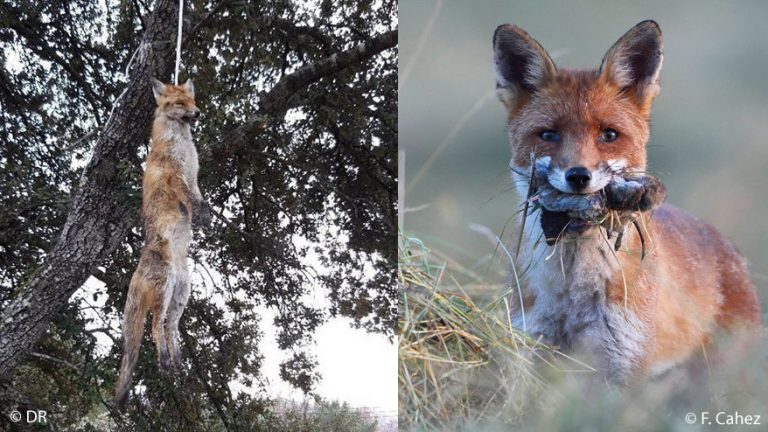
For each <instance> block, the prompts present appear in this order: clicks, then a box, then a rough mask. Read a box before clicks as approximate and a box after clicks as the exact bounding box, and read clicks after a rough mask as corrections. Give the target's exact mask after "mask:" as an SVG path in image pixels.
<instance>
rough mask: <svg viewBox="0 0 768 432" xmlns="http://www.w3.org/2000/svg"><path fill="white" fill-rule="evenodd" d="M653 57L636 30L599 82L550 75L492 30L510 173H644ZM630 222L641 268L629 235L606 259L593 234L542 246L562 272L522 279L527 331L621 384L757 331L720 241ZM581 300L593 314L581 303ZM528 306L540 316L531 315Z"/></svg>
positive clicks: (678, 216) (733, 263) (648, 38)
mask: <svg viewBox="0 0 768 432" xmlns="http://www.w3.org/2000/svg"><path fill="white" fill-rule="evenodd" d="M661 48H662V46H661V31H660V30H659V28H658V26H657V25H656V23H654V22H652V21H646V22H643V23H640V24H638V25H637V26H636V27H634V28H633V29H631V30H630V31H629V32H628V33H627V34H626V35H625V36H624V37H622V38H621V39H620V40H619V41H618V42H617V43H616V44H615V45H614V46H613V47H612V48H611V49H610V50H609V52H608V53H607V54H606V57H605V58H604V60H603V63H602V65H601V68H600V69H599V70H593V71H574V70H558V69H556V68H555V66H554V63H552V61H551V59H550V58H549V56H548V55H547V53H546V51H544V50H543V48H541V46H540V45H539V44H538V43H536V41H535V40H533V39H532V38H531V37H530V36H528V35H527V34H526V33H525V32H524V31H522V30H521V29H519V28H517V27H515V26H511V25H505V26H501V27H499V29H498V30H497V31H496V34H495V35H494V52H495V60H496V68H497V75H498V77H499V78H498V85H497V87H498V92H499V97H500V99H501V100H502V102H503V103H504V105H505V106H506V108H507V112H508V132H509V137H510V144H511V149H512V166H513V168H515V169H517V171H518V172H530V164H531V160H532V157H533V158H535V159H538V158H542V157H546V158H549V160H550V161H551V162H550V166H551V168H552V169H553V170H561V171H566V170H568V169H570V168H573V167H584V168H586V169H587V170H590V171H591V172H595V171H596V170H599V169H600V167H601V166H603V167H604V166H605V165H606V164H609V163H610V161H622V162H621V163H622V165H625V166H626V171H627V172H629V173H635V174H643V173H645V170H646V160H647V159H646V143H647V142H648V138H649V124H648V121H649V117H650V110H651V102H652V100H653V98H654V97H655V96H656V95H657V94H658V91H659V88H658V72H659V70H660V68H661V63H662V58H663V57H662V54H661ZM608 128H610V129H613V130H615V131H618V138H617V139H616V140H615V141H612V142H605V141H601V139H600V137H601V133H602V131H604V130H606V129H608ZM545 130H546V131H556V132H558V133H559V138H558V140H549V141H547V140H544V139H543V138H542V136H543V135H542V131H545ZM553 186H554V185H553ZM525 187H527V186H525ZM524 189H525V188H521V191H522V193H525V190H524ZM523 198H525V197H523ZM638 222H639V225H640V226H641V229H642V230H643V233H644V237H645V239H646V240H647V243H648V244H647V245H646V248H647V250H648V252H649V253H648V256H647V257H646V258H645V259H644V260H641V258H640V249H641V245H640V237H639V235H638V233H637V232H636V231H635V230H634V229H626V228H625V236H624V246H623V247H622V249H621V250H620V251H618V252H615V253H614V252H613V250H612V248H610V247H605V245H604V244H605V243H606V239H605V238H604V237H605V233H603V232H602V231H601V228H600V227H597V226H594V227H591V228H588V231H587V232H586V233H583V234H581V235H580V236H579V237H578V238H576V237H574V238H570V239H568V238H566V239H564V242H563V243H562V244H557V245H555V246H552V247H555V248H558V247H561V248H562V249H561V252H560V253H563V254H565V258H564V259H563V262H565V264H562V265H559V266H558V265H550V264H549V263H545V264H543V265H549V266H550V267H546V268H544V269H542V270H540V271H539V273H536V274H535V275H533V276H532V277H530V278H529V280H528V283H527V286H526V291H527V292H526V293H525V294H526V295H527V296H533V297H535V298H536V300H537V301H536V302H534V304H533V306H532V309H533V310H532V311H531V312H530V313H529V324H530V325H529V330H530V329H533V330H532V331H533V332H535V333H536V332H538V333H540V334H542V335H544V336H545V340H548V341H549V342H551V343H555V344H560V345H566V346H569V345H572V344H573V345H579V346H582V347H585V346H586V348H587V349H588V350H589V351H591V352H593V353H596V354H597V355H598V357H599V358H602V359H604V360H606V362H607V364H608V368H609V369H611V368H613V369H615V370H616V371H617V372H616V373H615V374H610V373H609V374H608V375H613V378H616V381H620V382H626V381H627V380H630V379H633V378H637V377H644V376H647V375H650V374H654V373H659V372H660V371H662V370H664V369H665V368H667V367H669V366H671V365H676V364H679V363H681V362H684V361H686V360H688V359H690V358H691V357H692V356H693V355H694V354H695V353H696V352H698V351H700V350H701V348H702V347H703V346H706V344H708V343H709V342H710V340H711V339H712V336H713V334H714V333H715V332H716V331H717V330H718V329H722V328H724V329H729V330H734V329H739V328H746V329H749V330H752V331H754V330H757V329H759V328H760V306H759V301H758V298H757V293H756V290H755V287H754V285H753V284H752V282H751V280H750V278H749V274H748V271H747V267H746V264H745V262H744V260H743V258H742V257H741V256H740V255H739V253H738V252H737V251H736V249H735V248H734V247H733V246H732V245H731V244H730V243H729V242H728V241H727V240H726V239H725V238H724V237H723V236H722V235H721V234H720V233H718V232H717V231H716V230H715V229H714V228H713V227H711V226H709V225H707V224H706V223H704V222H701V221H700V220H698V219H696V218H695V217H693V216H691V215H689V214H687V213H685V212H684V211H682V210H679V209H677V208H674V207H672V206H670V205H663V206H662V207H660V208H658V209H656V210H655V211H651V212H647V213H642V214H640V215H639V219H638ZM534 223H537V222H534ZM630 228H632V227H631V226H630ZM526 231H527V230H526ZM566 237H567V236H566ZM535 242H536V239H535V238H533V239H531V238H527V239H526V242H525V244H526V245H528V246H531V245H532V244H534V243H535ZM548 249H549V248H548ZM550 251H551V249H549V251H547V252H546V255H548V254H549V253H550ZM527 253H528V255H527V256H528V257H533V256H534V255H535V254H534V252H532V251H528V252H527ZM587 260H589V261H590V262H586V261H587ZM541 266H542V265H540V267H541ZM560 272H562V273H563V275H562V277H561V275H554V274H553V273H560ZM569 272H570V273H569ZM592 289H594V291H595V294H594V299H596V300H594V304H593V300H590V299H591V297H589V298H588V299H587V300H585V298H587V297H588V296H586V294H584V293H585V292H587V293H590V295H591V291H590V290H592ZM577 291H578V292H577ZM582 294H584V295H582ZM538 302H541V303H542V304H545V306H540V307H539V309H537V305H536V303H538ZM579 307H583V308H584V309H583V311H582V310H575V309H574V308H579ZM582 312H583V315H584V316H586V317H587V318H584V319H583V322H581V323H575V322H574V320H575V319H576V318H574V317H573V316H571V315H570V314H574V315H575V314H578V313H582ZM593 315H594V317H596V318H594V319H592V318H591V317H592V316H593ZM576 324H583V328H581V329H579V327H578V325H576ZM573 329H576V330H573ZM596 335H597V336H596ZM605 335H607V336H605ZM611 340H613V341H612V342H611ZM614 342H615V346H610V347H607V346H605V345H606V344H607V345H610V344H612V343H614ZM622 351H624V352H622ZM629 351H632V352H631V353H626V355H624V354H625V352H629Z"/></svg>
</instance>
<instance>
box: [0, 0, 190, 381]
mask: <svg viewBox="0 0 768 432" xmlns="http://www.w3.org/2000/svg"><path fill="white" fill-rule="evenodd" d="M177 8H178V2H176V1H174V0H158V1H157V2H156V4H155V9H154V11H153V12H152V15H151V17H150V18H149V21H148V26H147V28H146V31H145V32H144V34H143V36H142V39H141V44H140V48H139V51H138V53H137V54H136V59H135V60H134V62H135V64H134V66H133V69H132V70H131V71H130V77H129V81H128V84H127V89H126V91H125V93H124V94H123V96H122V99H120V101H116V102H115V103H116V104H117V105H118V106H117V107H116V108H115V110H114V113H113V115H112V118H111V121H109V122H108V123H107V124H106V125H104V128H103V130H102V131H101V134H100V135H99V137H98V140H97V142H96V146H95V148H94V150H93V156H92V158H91V160H90V162H89V163H88V165H87V167H86V168H85V171H84V172H83V177H82V180H81V184H80V187H79V190H78V191H77V193H76V195H75V197H74V198H73V200H72V205H71V208H70V210H69V214H68V217H67V221H66V223H65V225H64V228H63V229H62V232H61V234H60V236H59V238H58V240H57V242H56V244H55V245H54V247H53V249H52V250H51V252H50V253H49V254H48V256H47V258H46V260H45V262H44V263H43V265H42V266H41V268H40V270H39V271H38V272H37V273H36V274H35V275H34V277H33V278H32V280H31V281H30V282H29V283H28V284H27V285H25V286H23V287H22V288H20V289H19V292H18V293H17V296H16V298H15V299H14V301H13V302H12V303H11V304H10V305H9V306H8V308H6V309H5V310H4V311H3V313H2V316H0V378H7V377H8V375H9V373H10V372H11V371H12V370H13V368H14V367H15V366H16V365H17V364H18V363H19V361H21V360H22V359H23V357H24V356H25V355H26V354H27V353H28V352H29V351H30V349H31V348H32V346H33V345H34V344H35V343H37V341H38V340H39V339H40V338H41V337H42V335H43V333H44V332H45V331H46V329H47V328H48V326H49V325H50V323H51V321H52V319H53V318H54V316H55V315H56V313H57V312H58V311H59V310H61V309H62V308H63V307H64V306H65V305H66V303H67V301H68V299H69V297H70V296H71V295H72V294H73V293H74V292H75V291H76V290H77V289H78V288H79V287H81V286H82V285H83V284H84V283H85V281H86V280H87V279H88V276H89V275H90V274H91V272H92V270H93V268H94V267H95V266H96V265H97V264H98V263H99V262H101V261H102V260H103V259H104V258H105V257H107V256H108V255H109V254H110V253H112V251H114V250H115V248H116V247H117V245H118V244H119V242H120V241H121V239H123V238H124V236H125V232H126V230H127V229H128V228H129V227H131V226H133V225H134V224H135V223H136V213H137V208H138V207H137V205H136V200H135V199H131V195H130V194H131V184H138V183H133V182H131V181H128V179H130V178H131V177H132V176H131V171H133V173H134V174H135V171H136V169H135V166H137V164H134V163H133V162H131V161H135V159H136V153H137V149H138V146H139V145H140V144H141V143H143V142H146V140H147V136H148V135H147V130H148V128H149V125H150V123H151V120H152V114H153V111H154V102H153V100H152V97H151V92H150V86H149V85H148V82H149V77H150V76H153V75H156V76H161V77H167V76H169V75H170V70H171V66H172V59H173V58H174V55H173V51H174V41H175V37H174V36H175V33H176V19H177V12H178V9H177Z"/></svg>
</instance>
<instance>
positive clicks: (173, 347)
mask: <svg viewBox="0 0 768 432" xmlns="http://www.w3.org/2000/svg"><path fill="white" fill-rule="evenodd" d="M189 293H190V281H189V274H188V273H187V270H186V269H183V270H181V271H179V272H178V273H177V274H176V278H175V282H174V286H173V295H172V298H171V303H170V306H169V308H168V319H167V320H166V323H165V325H166V327H165V336H166V338H167V339H168V346H169V350H170V354H171V364H172V366H173V367H175V368H178V367H179V366H180V365H181V348H180V347H179V321H180V320H181V315H182V314H183V313H184V308H185V307H186V306H187V301H189Z"/></svg>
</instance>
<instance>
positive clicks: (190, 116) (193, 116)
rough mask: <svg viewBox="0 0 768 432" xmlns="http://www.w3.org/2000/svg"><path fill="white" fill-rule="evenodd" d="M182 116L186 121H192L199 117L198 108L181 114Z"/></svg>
mask: <svg viewBox="0 0 768 432" xmlns="http://www.w3.org/2000/svg"><path fill="white" fill-rule="evenodd" d="M182 118H183V119H184V120H185V121H187V122H190V123H194V122H196V121H197V120H199V119H200V110H199V109H197V108H195V109H193V110H192V111H189V112H188V113H187V114H185V115H184V116H182Z"/></svg>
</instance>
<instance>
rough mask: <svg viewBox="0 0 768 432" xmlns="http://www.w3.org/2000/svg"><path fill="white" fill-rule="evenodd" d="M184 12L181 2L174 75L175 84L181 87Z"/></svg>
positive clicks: (181, 2)
mask: <svg viewBox="0 0 768 432" xmlns="http://www.w3.org/2000/svg"><path fill="white" fill-rule="evenodd" d="M183 10H184V0H179V32H178V36H177V37H176V72H175V73H174V74H173V84H175V85H179V63H181V21H182V18H181V13H182V11H183Z"/></svg>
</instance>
